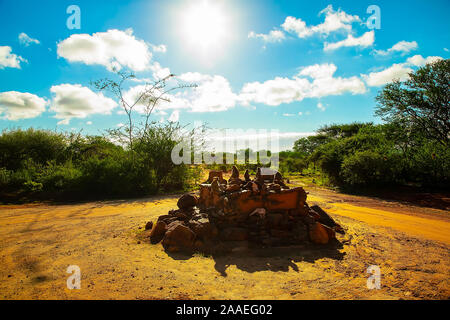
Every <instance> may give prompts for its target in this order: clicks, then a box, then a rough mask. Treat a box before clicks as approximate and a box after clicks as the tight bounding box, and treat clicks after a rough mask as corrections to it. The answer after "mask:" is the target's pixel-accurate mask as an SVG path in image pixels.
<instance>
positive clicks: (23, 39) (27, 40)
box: [19, 32, 40, 47]
mask: <svg viewBox="0 0 450 320" xmlns="http://www.w3.org/2000/svg"><path fill="white" fill-rule="evenodd" d="M19 42H20V44H21V45H24V46H25V47H28V46H29V45H30V44H33V43H35V44H39V43H40V42H39V40H38V39H33V38H31V37H29V36H28V35H27V34H26V33H25V32H22V33H21V34H19Z"/></svg>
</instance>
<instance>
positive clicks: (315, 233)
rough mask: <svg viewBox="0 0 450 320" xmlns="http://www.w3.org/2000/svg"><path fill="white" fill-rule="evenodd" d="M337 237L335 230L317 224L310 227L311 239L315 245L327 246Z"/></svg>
mask: <svg viewBox="0 0 450 320" xmlns="http://www.w3.org/2000/svg"><path fill="white" fill-rule="evenodd" d="M334 237H335V233H334V231H333V229H331V228H329V227H327V226H325V225H323V224H321V223H319V222H316V223H314V224H312V225H310V227H309V238H310V239H311V241H312V242H313V243H315V244H327V243H328V242H329V241H330V240H331V239H333V238H334Z"/></svg>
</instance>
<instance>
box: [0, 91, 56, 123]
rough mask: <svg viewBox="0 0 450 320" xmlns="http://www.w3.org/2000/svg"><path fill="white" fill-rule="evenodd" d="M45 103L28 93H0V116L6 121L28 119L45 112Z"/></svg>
mask: <svg viewBox="0 0 450 320" xmlns="http://www.w3.org/2000/svg"><path fill="white" fill-rule="evenodd" d="M46 105H47V101H45V99H43V98H40V97H38V96H36V95H34V94H31V93H28V92H17V91H7V92H1V93H0V116H1V118H2V119H7V120H20V119H29V118H34V117H37V116H39V115H40V114H41V113H43V112H44V111H45V106H46Z"/></svg>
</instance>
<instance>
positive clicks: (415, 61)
mask: <svg viewBox="0 0 450 320" xmlns="http://www.w3.org/2000/svg"><path fill="white" fill-rule="evenodd" d="M442 59H443V58H442V57H437V56H430V57H427V58H424V57H422V56H421V55H420V54H417V55H415V56H412V57H410V58H408V60H406V63H407V64H409V65H412V66H416V67H422V66H424V65H426V64H428V63H433V62H436V61H438V60H442Z"/></svg>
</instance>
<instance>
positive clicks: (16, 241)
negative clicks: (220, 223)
mask: <svg viewBox="0 0 450 320" xmlns="http://www.w3.org/2000/svg"><path fill="white" fill-rule="evenodd" d="M176 199H177V197H176V196H172V197H170V196H169V197H163V198H159V199H156V198H153V199H140V200H136V201H112V202H91V203H84V204H69V205H26V206H1V207H0V240H1V242H0V299H399V298H404V299H448V298H449V297H450V284H449V280H448V279H449V275H450V259H449V243H450V238H449V235H450V232H449V231H450V223H449V219H448V212H445V211H442V210H434V209H426V208H425V209H424V208H413V207H407V206H403V205H399V204H394V205H393V204H392V203H390V204H384V203H381V202H380V201H368V200H365V199H362V198H359V197H352V198H351V199H350V198H349V197H347V196H344V195H339V194H335V193H334V194H329V193H326V192H323V191H319V190H312V191H311V194H310V195H309V198H308V202H309V203H310V204H311V203H318V204H319V205H321V206H322V207H323V208H325V209H326V210H327V211H328V212H329V213H330V214H331V215H332V216H333V217H335V218H336V220H338V222H340V223H341V224H342V225H343V226H344V228H345V229H346V231H347V234H346V235H345V236H344V237H342V238H340V240H341V241H342V242H343V244H342V245H339V246H335V247H326V248H323V247H314V246H312V247H308V246H306V247H303V248H292V249H276V250H275V249H274V250H272V251H271V252H263V253H258V254H253V253H248V252H244V253H242V252H241V253H237V254H233V255H230V256H225V257H205V256H202V255H194V256H193V257H187V256H169V255H167V254H166V253H165V252H164V250H163V249H162V247H161V245H150V244H148V243H143V242H141V243H139V235H140V234H141V233H142V229H139V227H141V228H142V226H143V225H144V224H145V222H147V221H149V220H155V219H156V218H157V216H159V215H161V214H165V213H167V211H168V210H169V209H171V208H174V207H175V206H176ZM347 200H348V202H350V203H352V204H349V203H347ZM342 201H346V202H342ZM356 204H357V205H356ZM373 264H376V265H378V266H380V268H381V272H382V288H381V289H380V290H369V289H367V286H366V281H367V277H368V274H367V273H366V269H367V267H368V266H369V265H373ZM69 265H78V266H79V267H80V268H81V272H82V289H81V290H69V289H67V288H66V279H67V277H68V276H69V274H67V273H66V269H67V267H68V266H69Z"/></svg>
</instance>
